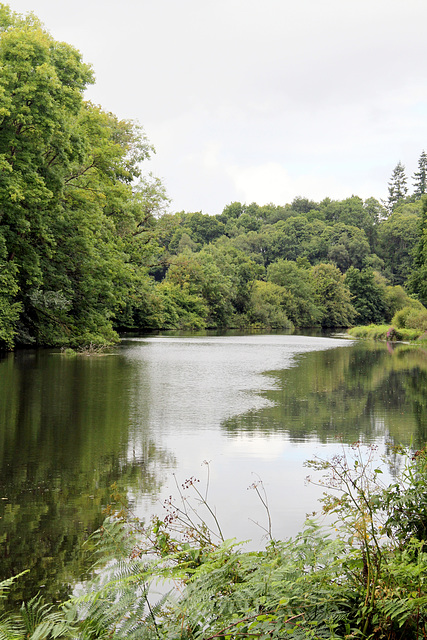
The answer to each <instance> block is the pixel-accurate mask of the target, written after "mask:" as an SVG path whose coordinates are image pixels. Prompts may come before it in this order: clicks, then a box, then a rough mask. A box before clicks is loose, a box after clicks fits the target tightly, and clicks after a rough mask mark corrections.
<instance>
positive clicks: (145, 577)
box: [0, 443, 427, 640]
mask: <svg viewBox="0 0 427 640" xmlns="http://www.w3.org/2000/svg"><path fill="white" fill-rule="evenodd" d="M392 454H393V466H394V473H393V474H392V475H394V480H393V482H392V483H391V484H390V485H388V486H387V485H385V484H384V483H382V481H381V475H382V468H381V466H382V464H384V463H385V464H388V465H389V464H390V460H388V461H387V462H385V461H383V462H382V463H381V460H379V459H378V454H377V451H376V448H375V447H372V446H371V447H369V446H363V445H361V444H360V443H355V444H354V445H352V446H351V447H345V448H344V447H343V452H342V455H336V456H334V457H333V458H332V459H331V460H322V459H315V460H311V461H308V462H307V463H306V466H307V467H308V468H309V469H310V473H311V474H312V475H311V476H310V477H309V479H308V480H309V482H313V483H315V484H320V485H321V486H323V487H324V489H325V493H324V496H323V498H322V499H321V503H322V514H323V515H327V516H328V518H329V522H330V521H331V519H335V525H332V526H331V527H326V526H322V525H321V524H320V520H319V516H316V515H315V514H312V515H311V516H310V517H309V518H308V519H307V521H306V524H305V526H304V529H303V530H302V532H301V533H300V534H299V535H297V536H296V537H295V538H292V539H289V540H284V541H281V540H276V539H275V538H274V537H273V531H272V529H274V522H273V523H272V521H271V514H270V512H269V508H268V500H267V496H266V494H265V492H264V488H263V485H262V482H261V481H257V482H256V483H255V485H254V486H253V487H252V488H254V489H255V490H256V492H257V494H258V497H259V499H260V500H261V503H262V504H263V506H264V508H265V513H266V518H265V520H266V525H265V527H261V528H262V529H263V530H264V533H265V537H266V538H267V543H266V545H265V548H264V550H262V551H245V550H244V549H243V548H242V544H241V543H238V542H237V541H236V540H225V539H224V537H223V534H222V531H221V526H220V522H219V519H218V517H217V514H216V510H215V508H213V507H211V506H210V504H209V502H208V487H206V488H203V489H202V488H200V486H199V484H198V483H199V481H198V480H196V479H195V478H190V479H188V480H186V481H185V482H184V483H183V484H182V485H178V484H177V496H176V498H172V497H170V498H169V499H168V500H167V501H166V503H165V509H166V516H165V517H164V518H163V519H160V518H154V519H152V520H151V522H149V523H144V522H141V521H140V520H139V519H138V518H136V517H135V516H134V515H133V514H132V511H131V509H130V508H129V507H128V506H127V505H126V504H123V501H122V498H121V496H120V495H118V494H117V492H116V489H115V488H114V487H113V494H112V500H113V503H112V505H111V506H110V507H109V508H108V510H107V518H106V520H105V522H104V524H103V526H102V527H101V528H100V529H99V530H98V531H97V532H95V534H93V535H92V536H91V538H90V539H89V540H88V541H87V543H86V546H87V548H88V552H89V553H93V554H94V557H95V558H97V561H96V563H95V565H94V567H93V573H92V576H91V577H89V579H88V580H87V581H86V582H85V583H83V584H80V586H79V589H78V594H77V593H75V595H74V596H73V597H71V599H69V600H67V601H66V602H63V603H61V604H59V605H58V603H56V604H55V605H53V604H46V603H43V601H42V600H41V598H40V597H36V598H34V599H33V600H31V601H30V602H27V603H23V604H22V606H21V608H20V609H19V610H18V611H16V612H15V613H10V612H9V613H8V614H6V615H3V617H2V618H1V619H0V633H1V637H2V638H3V639H4V640H24V638H26V639H27V640H45V639H46V640H47V639H48V638H49V639H51V638H63V639H65V638H78V639H80V640H98V639H100V638H105V639H107V638H112V637H114V638H115V639H116V640H120V639H122V638H123V640H125V639H126V640H133V639H135V640H137V639H138V640H140V638H145V639H147V640H169V639H170V640H172V639H177V638H179V639H181V640H214V639H215V638H220V639H224V640H232V639H234V638H236V639H237V638H242V637H244V638H252V637H254V638H259V639H260V640H262V639H265V640H267V639H270V638H271V639H273V638H284V637H289V638H295V639H307V640H308V639H313V640H314V639H319V640H320V639H321V638H330V639H332V638H334V639H340V640H350V639H356V638H360V639H364V640H384V639H385V640H397V639H402V640H403V639H405V640H421V639H424V638H425V637H426V630H427V591H426V587H427V551H426V549H425V544H426V539H427V501H426V493H425V486H426V482H427V454H426V450H425V449H423V450H421V451H416V452H413V451H409V450H404V449H402V448H401V447H394V448H393V451H392ZM14 581H17V582H19V576H16V577H15V578H11V579H10V580H6V581H4V582H2V583H0V593H1V595H2V596H3V598H4V597H6V596H7V592H8V590H9V589H10V588H11V587H12V586H13V583H14ZM165 585H167V587H166V586H165ZM159 589H160V594H161V593H162V592H163V595H159ZM165 590H166V591H167V593H166V594H165ZM3 602H4V600H3Z"/></svg>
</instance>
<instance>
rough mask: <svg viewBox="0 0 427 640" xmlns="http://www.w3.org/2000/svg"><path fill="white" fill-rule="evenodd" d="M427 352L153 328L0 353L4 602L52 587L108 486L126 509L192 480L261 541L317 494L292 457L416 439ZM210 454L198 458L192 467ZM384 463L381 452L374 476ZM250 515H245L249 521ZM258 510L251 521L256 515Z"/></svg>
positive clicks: (224, 517)
mask: <svg viewBox="0 0 427 640" xmlns="http://www.w3.org/2000/svg"><path fill="white" fill-rule="evenodd" d="M426 407H427V354H426V352H425V351H424V350H422V349H420V348H414V347H408V346H406V345H391V344H379V343H378V344H370V343H362V342H352V341H349V340H348V339H345V338H342V337H315V336H303V335H249V336H239V335H227V336H207V335H206V336H191V337H190V336H171V335H169V336H167V335H160V336H151V337H143V338H134V339H127V340H124V341H123V343H122V344H121V345H120V346H118V347H117V348H115V349H114V350H112V351H111V353H109V354H106V355H101V356H91V357H85V356H79V357H67V356H66V355H64V354H61V353H59V352H57V351H53V350H34V351H32V350H25V351H19V352H16V353H14V354H7V355H6V356H4V357H3V359H1V360H0V498H1V499H0V578H5V577H9V576H11V575H14V574H16V573H18V572H19V571H22V570H23V569H27V568H28V569H30V573H29V574H27V575H26V576H24V577H23V578H22V579H21V580H20V582H19V586H18V587H17V589H16V591H15V597H16V598H17V599H22V598H28V597H30V596H31V595H33V594H34V593H36V592H37V591H39V590H41V591H42V592H45V594H46V598H49V599H50V598H60V597H64V596H65V595H66V594H67V593H68V592H69V589H70V585H72V584H73V583H74V582H75V581H76V580H77V579H79V577H80V576H81V575H83V574H84V572H85V569H86V568H87V565H88V558H87V557H86V556H85V554H84V553H81V545H82V543H83V542H84V540H85V539H86V538H87V536H88V535H89V534H90V533H91V532H92V531H93V530H95V529H96V528H97V527H98V526H99V525H100V523H101V522H102V519H103V515H102V509H103V507H105V505H106V504H108V503H109V502H111V497H110V494H111V489H110V487H111V485H112V484H113V483H116V485H117V488H118V491H119V492H120V493H121V494H122V495H123V496H126V498H127V499H128V500H129V501H130V504H131V506H132V509H133V510H134V511H135V512H136V513H137V514H138V515H139V516H140V517H149V516H150V515H151V514H154V513H156V514H159V515H162V513H163V506H162V503H163V501H164V500H165V498H167V497H168V496H169V495H171V494H172V495H174V496H176V495H177V488H176V484H178V485H180V484H181V483H182V482H184V481H185V480H186V479H188V478H190V477H197V478H199V479H200V485H198V486H200V488H201V489H202V490H203V492H204V491H205V489H206V482H207V474H208V472H209V493H208V497H209V503H210V504H211V505H212V506H213V507H214V508H215V510H216V513H217V516H218V518H219V521H220V523H221V525H222V528H223V531H224V534H225V536H226V537H237V538H238V539H251V540H252V542H251V543H250V544H251V545H252V546H254V547H257V546H260V545H262V544H263V540H262V538H263V534H264V531H263V529H262V527H265V526H266V525H267V517H266V512H265V510H264V508H263V507H262V505H261V503H260V501H259V499H258V498H257V495H256V492H255V491H254V490H253V489H251V488H250V486H251V485H252V484H253V483H254V482H256V481H258V480H260V479H261V480H262V482H263V486H264V488H265V490H266V494H267V496H268V501H269V507H270V511H271V515H272V524H273V534H274V535H275V536H276V537H288V536H291V535H294V534H295V533H296V532H297V531H298V530H300V528H301V526H302V524H303V522H304V519H305V515H306V513H309V512H312V511H313V510H314V509H316V508H317V507H318V505H317V499H318V497H319V495H320V489H319V488H316V487H315V486H313V485H310V484H309V485H307V483H306V482H305V477H306V476H307V474H308V470H307V469H306V468H305V467H304V461H305V460H307V459H309V458H313V457H314V456H319V457H323V458H325V457H328V456H330V455H332V454H334V453H336V452H337V451H341V450H342V447H343V446H344V447H345V446H346V445H347V444H349V443H352V442H354V441H358V440H361V441H363V442H365V443H371V444H375V445H377V446H378V450H379V452H385V453H386V454H387V452H388V451H389V449H390V444H398V443H403V444H409V443H412V445H413V446H414V447H420V446H422V445H423V444H424V442H425V441H426V440H427V408H426ZM206 463H208V465H207V464H206ZM393 465H394V460H393V457H392V456H390V457H389V469H388V473H389V474H391V475H392V474H393V469H394V467H393ZM254 521H255V522H254ZM256 522H258V523H259V525H260V526H259V525H257V524H256Z"/></svg>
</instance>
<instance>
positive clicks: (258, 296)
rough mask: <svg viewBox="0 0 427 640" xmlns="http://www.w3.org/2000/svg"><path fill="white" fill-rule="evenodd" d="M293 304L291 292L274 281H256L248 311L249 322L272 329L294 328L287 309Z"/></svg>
mask: <svg viewBox="0 0 427 640" xmlns="http://www.w3.org/2000/svg"><path fill="white" fill-rule="evenodd" d="M290 305H292V300H291V294H289V292H288V291H287V290H286V289H285V288H284V287H281V286H280V285H278V284H274V283H273V282H262V281H260V280H257V281H255V283H254V287H253V289H252V295H251V301H250V306H249V310H248V312H247V319H248V323H249V324H250V325H253V326H261V327H269V328H271V329H293V324H292V322H291V320H290V319H289V318H288V316H287V315H286V309H287V308H288V307H289V306H290Z"/></svg>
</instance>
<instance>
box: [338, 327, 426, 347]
mask: <svg viewBox="0 0 427 640" xmlns="http://www.w3.org/2000/svg"><path fill="white" fill-rule="evenodd" d="M347 334H348V335H350V336H352V337H353V338H364V339H367V340H385V341H399V342H418V343H419V342H421V343H422V344H426V343H427V331H425V330H424V329H405V328H397V327H394V326H393V325H389V324H370V325H367V326H361V327H351V328H350V329H348V330H347Z"/></svg>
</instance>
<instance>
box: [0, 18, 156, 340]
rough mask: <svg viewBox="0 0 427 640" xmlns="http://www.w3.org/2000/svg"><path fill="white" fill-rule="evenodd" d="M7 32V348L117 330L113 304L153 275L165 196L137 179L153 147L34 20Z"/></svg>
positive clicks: (10, 22)
mask: <svg viewBox="0 0 427 640" xmlns="http://www.w3.org/2000/svg"><path fill="white" fill-rule="evenodd" d="M2 17H3V19H4V20H5V21H6V23H5V24H6V25H7V27H8V28H7V29H3V30H2V31H1V33H0V164H1V168H2V171H1V176H2V177H1V180H0V197H1V199H2V202H3V208H2V213H1V216H0V274H1V276H0V346H6V347H9V348H10V347H12V346H13V345H14V344H15V343H16V342H22V343H24V344H28V343H32V342H35V343H37V344H59V345H63V344H70V345H72V346H75V345H77V344H84V343H89V342H98V343H102V344H107V343H111V342H113V341H115V340H117V334H116V333H115V332H114V331H113V326H112V321H113V317H114V314H115V313H116V312H117V311H118V310H119V309H120V308H121V307H123V306H124V305H125V304H126V302H127V300H128V298H129V295H128V294H129V290H131V291H132V290H133V289H134V288H135V287H136V282H137V281H141V279H142V278H143V277H144V273H143V272H142V273H140V274H138V276H136V275H135V269H134V265H133V264H131V261H132V260H135V257H136V253H137V252H136V246H137V245H138V247H140V240H139V237H140V231H141V230H142V227H143V226H144V227H146V226H147V224H148V219H149V218H150V217H151V216H152V215H153V211H152V209H150V206H151V207H152V208H153V205H156V206H157V208H159V206H160V204H161V202H162V201H163V199H164V193H163V192H162V189H161V185H159V184H158V183H156V181H155V180H153V181H152V182H151V183H150V184H149V183H148V182H147V180H146V181H145V182H143V183H141V184H140V185H139V186H137V187H136V188H135V193H134V192H133V189H132V186H131V185H132V181H133V180H134V179H135V178H137V177H138V176H139V172H140V170H139V164H140V162H141V161H142V160H143V159H145V158H147V157H148V156H149V154H150V151H151V147H150V145H149V144H148V142H147V141H146V138H145V136H144V134H143V132H142V131H141V129H140V128H139V127H138V126H137V125H135V124H134V123H132V122H129V121H120V120H119V119H118V118H116V117H115V116H114V115H113V114H110V113H105V112H103V111H102V110H101V109H100V108H99V107H95V106H94V105H91V104H90V103H86V102H84V100H83V92H84V90H85V88H86V87H87V85H88V84H89V83H91V82H92V81H93V75H92V71H91V69H90V67H89V66H88V65H86V64H84V63H83V62H82V60H81V56H80V54H79V53H78V52H77V51H76V50H75V49H74V48H73V47H71V46H69V45H67V44H64V43H59V42H56V41H55V40H54V39H53V38H52V37H51V36H50V35H49V34H48V33H47V32H46V31H44V30H43V29H42V27H41V26H40V24H39V23H38V21H37V20H36V19H34V18H28V19H23V18H20V17H19V16H17V15H15V14H11V13H10V12H8V11H6V10H4V12H3V14H2Z"/></svg>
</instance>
